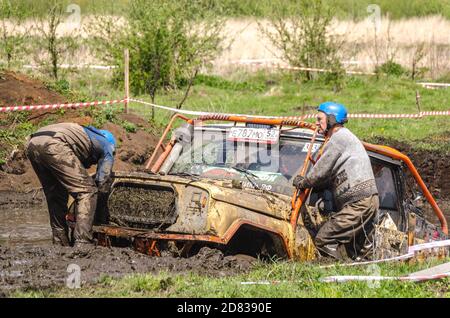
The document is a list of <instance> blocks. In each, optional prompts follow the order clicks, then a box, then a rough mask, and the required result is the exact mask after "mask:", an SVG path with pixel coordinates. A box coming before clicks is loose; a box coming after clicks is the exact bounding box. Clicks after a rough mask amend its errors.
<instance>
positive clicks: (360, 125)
mask: <svg viewBox="0 0 450 318" xmlns="http://www.w3.org/2000/svg"><path fill="white" fill-rule="evenodd" d="M217 83H220V85H217ZM230 83H234V84H230ZM239 88H241V89H239ZM416 90H418V91H419V93H420V95H421V110H422V111H434V110H449V109H450V90H449V89H440V90H429V89H425V88H422V87H421V86H419V85H417V84H415V83H414V82H413V81H411V80H409V79H407V78H394V77H383V78H380V79H376V78H375V77H348V78H347V79H346V85H345V87H344V89H343V90H341V91H339V92H335V91H334V88H333V86H332V85H329V84H325V83H324V82H322V81H316V82H308V83H303V82H301V81H299V80H297V79H295V78H294V76H293V75H292V74H284V75H282V74H269V73H263V72H261V73H258V74H254V75H245V74H241V75H240V76H239V77H237V76H235V78H234V79H228V80H222V81H218V80H217V78H216V77H213V80H211V81H207V80H205V78H203V79H202V81H201V83H200V84H199V85H195V86H194V88H193V90H192V92H191V95H190V97H189V98H188V100H187V102H186V103H185V105H184V106H183V108H184V109H189V110H198V111H208V112H225V113H237V114H250V115H277V116H300V115H302V109H303V106H304V105H306V108H305V109H310V110H309V113H314V108H315V107H317V106H318V105H319V104H320V103H321V102H324V101H328V100H332V101H337V102H340V103H343V104H344V105H346V106H347V108H348V110H349V112H350V113H388V114H400V113H417V112H418V108H417V105H416ZM138 98H140V99H143V100H146V101H149V98H148V97H146V96H138ZM180 99H181V93H177V92H166V93H164V94H161V95H159V96H158V97H157V100H156V103H157V104H160V105H166V106H175V105H176V104H177V102H178V101H179V100H180ZM131 109H132V110H133V111H134V112H137V113H138V114H140V115H142V116H144V117H147V118H149V116H150V113H151V108H150V107H148V106H144V105H140V104H136V103H132V104H131ZM168 116H169V113H168V112H167V111H164V110H157V111H156V118H155V120H156V122H157V123H159V124H160V125H162V124H164V123H167V119H168ZM347 127H348V128H350V129H351V130H352V131H354V132H355V134H356V135H357V136H358V137H360V138H361V139H363V140H367V141H371V140H373V139H374V138H375V137H378V136H382V137H385V138H388V139H395V140H399V141H406V142H408V143H411V144H413V145H415V146H417V147H418V148H422V149H427V150H431V149H434V150H444V151H448V150H450V144H449V142H445V136H447V135H448V134H449V133H450V117H444V116H439V117H438V116H436V117H426V118H422V119H351V120H350V121H349V123H348V125H347ZM440 137H444V142H436V141H437V140H441V141H442V138H440ZM446 140H447V141H449V139H448V137H447V139H446Z"/></svg>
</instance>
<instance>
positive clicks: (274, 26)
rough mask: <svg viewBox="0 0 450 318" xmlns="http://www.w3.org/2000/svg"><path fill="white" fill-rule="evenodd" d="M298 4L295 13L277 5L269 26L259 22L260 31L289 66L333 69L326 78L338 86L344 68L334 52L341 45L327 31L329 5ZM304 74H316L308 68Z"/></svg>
mask: <svg viewBox="0 0 450 318" xmlns="http://www.w3.org/2000/svg"><path fill="white" fill-rule="evenodd" d="M298 6H299V7H300V12H299V13H298V14H297V15H292V13H291V11H289V10H287V8H286V7H283V6H281V7H279V8H277V9H276V10H275V11H274V14H273V16H272V17H271V18H270V27H266V26H264V25H263V24H262V23H260V24H259V26H260V29H261V31H262V32H263V33H264V34H265V35H266V36H267V37H268V38H269V39H270V41H271V42H272V43H273V44H274V45H275V47H277V48H278V49H279V50H280V51H281V52H282V54H283V57H284V59H285V60H286V61H287V62H288V63H289V64H290V65H292V66H297V67H306V68H321V69H322V68H325V69H330V70H332V71H333V72H332V75H331V76H328V80H329V81H333V82H334V83H335V84H336V85H337V86H338V87H339V88H340V86H341V85H342V80H343V74H344V71H343V68H342V66H341V63H340V61H339V58H338V55H337V53H338V50H339V48H340V46H341V44H340V43H339V40H338V38H337V37H336V36H332V35H331V34H330V32H329V27H330V25H331V21H332V18H333V11H332V7H331V6H329V5H327V4H326V2H325V1H324V0H318V1H313V2H312V1H307V0H300V1H299V2H298ZM305 73H306V77H307V79H308V80H312V79H313V77H314V76H315V75H314V73H312V72H310V71H306V72H305Z"/></svg>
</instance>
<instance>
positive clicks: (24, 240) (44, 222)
mask: <svg viewBox="0 0 450 318" xmlns="http://www.w3.org/2000/svg"><path fill="white" fill-rule="evenodd" d="M51 238H52V236H51V230H50V225H49V216H48V212H47V210H45V208H43V207H37V208H36V207H35V208H25V209H24V208H15V209H8V210H4V209H3V210H0V245H2V246H16V245H42V244H49V243H51Z"/></svg>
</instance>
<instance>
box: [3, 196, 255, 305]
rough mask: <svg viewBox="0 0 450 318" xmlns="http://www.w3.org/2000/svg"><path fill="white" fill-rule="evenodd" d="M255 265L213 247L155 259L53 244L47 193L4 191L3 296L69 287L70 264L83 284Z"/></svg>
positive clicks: (235, 270)
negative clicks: (67, 282) (146, 275)
mask: <svg viewBox="0 0 450 318" xmlns="http://www.w3.org/2000/svg"><path fill="white" fill-rule="evenodd" d="M254 264H255V259H253V258H249V257H242V256H224V255H223V253H222V252H221V251H219V250H216V249H210V248H208V247H204V248H202V249H201V250H200V252H199V253H198V254H197V255H195V256H193V257H190V258H178V257H173V256H170V255H163V256H162V257H150V256H147V255H144V254H141V253H137V252H135V251H133V250H132V249H130V248H104V247H99V246H97V247H91V248H82V249H74V248H71V247H58V246H53V245H52V244H51V230H50V225H49V217H48V212H47V208H46V206H45V201H43V196H42V194H41V193H38V194H36V193H29V194H18V193H5V192H0V297H1V296H9V295H10V294H11V293H13V292H14V291H17V290H22V291H30V290H50V289H60V288H65V287H66V281H67V279H68V278H69V275H71V273H70V271H69V272H68V269H69V267H70V268H72V269H73V268H78V267H79V269H80V279H81V287H83V286H86V285H93V284H96V283H97V282H98V281H99V279H101V278H102V277H104V276H110V277H114V278H120V277H123V276H126V275H129V274H136V273H154V274H156V273H158V272H160V271H169V272H173V273H189V272H195V273H199V274H202V275H209V276H216V277H221V276H229V275H236V274H239V273H242V272H245V271H248V270H250V269H251V268H252V267H253V266H254Z"/></svg>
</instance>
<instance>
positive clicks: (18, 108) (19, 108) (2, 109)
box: [0, 99, 128, 113]
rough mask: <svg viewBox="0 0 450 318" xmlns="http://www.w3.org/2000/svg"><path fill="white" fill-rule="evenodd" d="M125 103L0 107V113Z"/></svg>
mask: <svg viewBox="0 0 450 318" xmlns="http://www.w3.org/2000/svg"><path fill="white" fill-rule="evenodd" d="M127 101H128V99H121V100H105V101H96V102H87V103H68V104H52V105H29V106H9V107H0V113H7V112H17V111H33V110H45V109H61V108H81V107H88V106H100V105H112V104H120V103H125V102H127Z"/></svg>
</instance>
